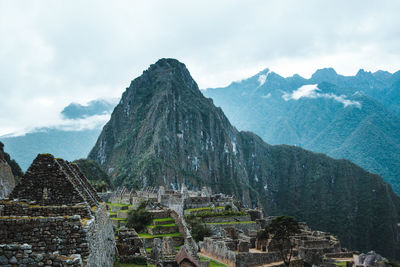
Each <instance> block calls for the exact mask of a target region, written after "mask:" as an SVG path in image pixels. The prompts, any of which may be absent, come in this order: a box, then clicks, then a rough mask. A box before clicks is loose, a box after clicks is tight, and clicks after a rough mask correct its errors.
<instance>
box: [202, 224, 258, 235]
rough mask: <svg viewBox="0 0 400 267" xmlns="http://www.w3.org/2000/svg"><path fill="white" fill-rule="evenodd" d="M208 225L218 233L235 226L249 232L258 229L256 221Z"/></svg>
mask: <svg viewBox="0 0 400 267" xmlns="http://www.w3.org/2000/svg"><path fill="white" fill-rule="evenodd" d="M208 226H210V228H211V230H212V231H213V232H214V233H216V234H217V233H219V232H221V230H222V229H225V228H228V227H229V228H231V227H234V228H236V229H237V230H240V231H243V232H244V233H249V232H252V231H256V230H257V224H256V223H232V224H228V223H226V224H208Z"/></svg>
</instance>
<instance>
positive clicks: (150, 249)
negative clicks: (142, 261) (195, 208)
mask: <svg viewBox="0 0 400 267" xmlns="http://www.w3.org/2000/svg"><path fill="white" fill-rule="evenodd" d="M181 247H182V246H177V247H174V248H175V250H176V251H179V250H180V249H181ZM152 250H153V248H146V252H151V251H152Z"/></svg>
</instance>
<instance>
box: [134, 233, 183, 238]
mask: <svg viewBox="0 0 400 267" xmlns="http://www.w3.org/2000/svg"><path fill="white" fill-rule="evenodd" d="M139 236H140V237H141V238H156V237H166V236H171V237H176V236H182V234H181V233H171V234H160V235H151V234H148V233H139Z"/></svg>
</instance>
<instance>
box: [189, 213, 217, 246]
mask: <svg viewBox="0 0 400 267" xmlns="http://www.w3.org/2000/svg"><path fill="white" fill-rule="evenodd" d="M188 223H189V225H190V227H191V231H190V232H191V234H192V237H193V238H194V240H196V242H199V241H203V240H204V237H207V236H211V235H212V231H211V228H210V227H209V226H208V225H207V224H205V223H202V222H201V221H200V220H199V219H198V218H195V219H192V220H189V221H188Z"/></svg>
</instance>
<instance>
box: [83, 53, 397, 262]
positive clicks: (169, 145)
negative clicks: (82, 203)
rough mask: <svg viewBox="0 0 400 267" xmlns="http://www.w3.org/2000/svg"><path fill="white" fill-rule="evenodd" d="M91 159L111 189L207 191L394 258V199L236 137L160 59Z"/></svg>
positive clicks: (343, 169) (345, 168)
mask: <svg viewBox="0 0 400 267" xmlns="http://www.w3.org/2000/svg"><path fill="white" fill-rule="evenodd" d="M89 158H90V159H93V160H96V161H97V162H99V163H100V164H101V165H102V167H103V168H104V169H105V170H106V171H107V172H108V173H109V174H110V175H111V177H112V180H113V182H114V183H115V184H117V185H126V186H130V187H132V186H133V187H145V186H154V185H164V186H165V187H166V188H167V189H168V188H171V187H172V188H173V189H178V188H179V185H180V184H182V183H185V184H186V186H188V188H197V189H201V187H202V186H209V187H211V188H212V190H213V191H214V192H223V193H227V194H234V195H235V196H236V197H237V198H238V199H240V200H242V201H243V202H244V203H246V204H247V205H248V206H256V205H257V204H258V203H261V204H262V206H263V207H264V209H265V211H266V213H267V214H269V215H278V214H288V215H293V216H296V217H297V218H298V219H299V220H304V221H307V223H308V224H309V225H310V226H311V227H312V228H317V229H321V230H324V231H329V232H332V233H334V234H335V235H338V236H339V238H340V239H341V240H343V242H342V243H343V245H344V246H346V247H349V248H356V249H359V250H363V251H365V250H367V249H375V250H376V251H379V252H380V253H382V254H384V255H391V256H395V255H396V252H397V253H398V254H397V255H400V252H399V241H398V237H397V235H398V232H399V228H398V226H397V223H398V220H399V211H400V199H399V197H398V196H396V195H395V194H394V193H393V191H392V189H391V187H390V186H389V185H388V184H386V183H385V182H383V181H382V178H381V177H379V176H378V175H374V174H371V173H368V172H366V171H364V170H363V169H362V168H360V167H358V166H356V165H354V164H352V163H351V162H349V161H347V160H334V159H332V158H329V157H327V156H325V155H322V154H315V153H312V152H310V151H306V150H304V149H301V148H298V147H293V146H287V145H280V146H271V145H268V144H266V143H264V142H263V141H262V139H261V138H259V137H258V136H256V135H255V134H253V133H251V132H239V131H238V130H236V128H235V127H233V126H232V125H231V124H230V123H229V121H228V119H227V118H226V117H225V115H224V113H223V112H222V110H221V109H220V108H217V107H215V106H214V105H213V102H212V100H211V99H207V98H205V97H204V96H203V95H202V93H201V92H200V90H199V89H198V86H197V84H196V83H195V81H194V80H193V79H192V78H191V76H190V74H189V71H188V70H187V69H186V67H185V65H184V64H182V63H180V62H178V61H177V60H174V59H161V60H159V61H158V62H157V63H156V64H153V65H151V66H150V68H149V69H148V70H146V71H144V72H143V75H142V76H140V77H138V78H136V79H135V80H134V81H132V83H131V85H130V87H129V88H127V90H126V91H125V92H124V94H123V95H122V98H121V101H120V103H119V104H118V105H117V107H116V108H115V110H114V112H113V113H112V116H111V119H110V121H109V122H108V123H107V124H106V125H105V127H104V129H103V131H102V133H101V135H100V137H99V139H98V140H97V143H96V145H95V147H94V148H93V149H92V151H91V153H90V154H89Z"/></svg>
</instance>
